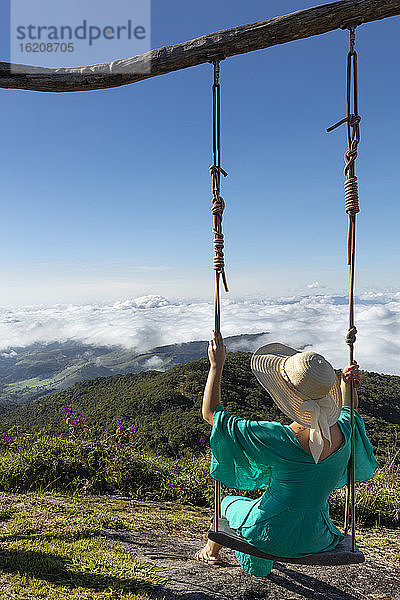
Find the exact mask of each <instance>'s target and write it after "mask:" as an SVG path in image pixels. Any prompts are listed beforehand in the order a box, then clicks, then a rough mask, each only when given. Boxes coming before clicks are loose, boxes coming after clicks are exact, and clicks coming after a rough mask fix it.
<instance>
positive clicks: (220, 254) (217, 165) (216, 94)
mask: <svg viewBox="0 0 400 600" xmlns="http://www.w3.org/2000/svg"><path fill="white" fill-rule="evenodd" d="M212 62H213V64H214V83H213V86H212V97H213V134H212V137H213V164H212V165H211V167H210V175H211V189H212V194H213V197H212V208H211V214H212V216H213V224H214V226H213V230H212V231H213V234H214V242H213V243H214V259H213V268H214V271H215V303H214V330H215V334H217V333H219V332H220V330H221V299H220V278H221V277H222V282H223V284H224V288H225V291H226V292H228V291H229V289H228V283H227V280H226V275H225V257H224V234H223V233H222V215H223V212H224V209H225V202H224V199H223V198H222V196H221V174H222V175H223V176H224V177H226V176H227V172H226V171H224V169H223V168H222V167H221V87H220V84H219V75H220V66H219V63H220V59H219V58H218V59H214V60H213V61H212ZM220 518H221V482H220V481H217V480H215V481H214V531H216V532H217V531H218V521H219V519H220Z"/></svg>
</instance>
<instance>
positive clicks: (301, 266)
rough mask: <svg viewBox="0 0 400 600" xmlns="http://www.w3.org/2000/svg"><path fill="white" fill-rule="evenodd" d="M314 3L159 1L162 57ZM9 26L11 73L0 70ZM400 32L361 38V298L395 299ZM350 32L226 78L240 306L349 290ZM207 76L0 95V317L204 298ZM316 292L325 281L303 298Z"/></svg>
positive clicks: (155, 11) (248, 59)
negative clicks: (169, 47)
mask: <svg viewBox="0 0 400 600" xmlns="http://www.w3.org/2000/svg"><path fill="white" fill-rule="evenodd" d="M315 4H316V3H315V2H306V1H305V0H304V1H301V2H289V1H280V2H278V1H265V0H263V1H261V0H248V1H247V2H234V3H232V2H228V1H227V0H220V2H218V3H215V2H212V1H211V0H203V1H202V2H201V3H200V2H198V3H193V2H191V3H188V2H183V1H182V0H171V1H170V2H162V1H161V0H153V2H152V31H151V34H152V47H153V48H156V47H159V46H162V45H166V44H173V43H176V42H179V41H184V40H187V39H191V38H193V37H196V36H199V35H202V34H204V33H208V32H211V31H216V30H218V29H223V28H227V27H232V26H235V25H239V24H243V23H251V22H254V21H257V20H263V19H265V18H268V17H269V16H275V15H279V14H285V13H289V12H292V11H294V10H299V9H301V8H306V7H309V6H313V5H315ZM6 22H7V20H4V19H3V21H2V33H3V37H2V39H3V42H2V57H3V58H2V60H3V59H4V60H7V58H8V56H7V46H6V44H5V40H6V37H7V36H6V33H7V31H6ZM399 23H400V21H399V18H392V19H387V20H385V21H378V22H375V23H371V24H368V25H364V26H362V27H360V28H359V30H358V35H357V49H358V52H359V70H360V113H361V115H362V117H363V120H362V123H361V133H362V140H361V143H360V148H359V161H358V176H359V181H360V184H359V185H360V205H361V210H362V212H361V213H360V216H359V227H358V232H359V243H358V249H359V253H358V277H357V283H358V289H359V290H360V291H368V290H379V289H394V290H397V289H399V280H398V263H399V258H400V243H399V236H398V223H399V216H400V215H399V212H400V207H399V202H398V196H399V192H398V190H399V185H400V175H399V166H398V165H399V158H400V156H399V155H400V152H399V148H398V131H399V113H398V105H399V85H400V84H399V77H398V57H399V39H400V38H399V35H398V33H399ZM347 47H348V34H347V33H345V32H342V31H334V32H332V33H329V34H325V35H322V36H317V37H313V38H309V39H306V40H300V41H297V42H293V43H289V44H284V45H282V46H275V47H273V48H270V49H266V50H262V51H257V52H253V53H250V54H246V55H242V56H238V57H232V58H230V59H228V60H226V61H224V62H223V64H222V67H221V68H222V99H223V122H222V125H223V132H222V140H223V166H224V168H225V169H226V170H227V171H228V173H229V176H228V177H227V178H226V179H225V180H224V181H223V192H222V195H223V196H224V199H225V201H226V205H227V208H226V212H225V219H224V230H225V236H226V251H225V254H226V263H227V274H228V280H229V283H230V288H231V292H230V295H231V296H232V297H235V296H243V295H268V296H273V295H289V294H294V293H302V292H307V293H309V292H310V289H311V290H316V291H323V292H324V293H325V292H326V293H340V292H343V290H344V289H345V288H346V285H347V266H346V251H345V246H346V235H347V217H346V215H345V213H344V208H343V204H344V200H343V179H344V177H343V154H344V151H345V149H346V146H345V130H344V128H340V129H338V130H336V131H335V132H333V133H331V134H327V133H326V132H325V129H326V127H328V126H329V125H331V124H333V123H335V122H336V121H338V120H339V119H340V118H342V117H343V116H344V100H345V56H346V52H347ZM211 79H212V67H211V65H202V66H199V67H194V68H191V69H186V70H183V71H179V72H176V73H171V74H169V75H165V76H161V77H157V78H153V79H150V80H148V81H144V82H141V83H137V84H134V85H131V86H125V87H122V88H116V89H111V90H103V91H95V92H82V93H69V94H44V93H39V92H30V91H13V90H0V92H1V100H0V102H1V108H2V111H1V113H2V144H1V146H0V173H1V180H2V185H1V194H2V198H3V203H2V219H1V232H0V244H1V247H0V252H1V257H2V260H1V263H2V265H1V268H0V275H1V278H2V286H1V288H2V289H1V293H0V304H3V305H4V304H6V305H10V304H11V305H24V304H36V303H55V302H60V303H62V302H73V303H85V302H102V301H104V302H107V301H117V300H123V299H125V298H129V297H135V296H142V295H146V294H161V295H163V296H167V297H177V296H185V297H197V298H210V297H211V296H212V287H213V274H212V270H211V264H212V235H211V214H210V205H211V204H210V202H211V194H210V180H209V173H208V168H209V165H210V163H211V156H210V154H211V140H210V133H211V96H210V94H211V92H210V84H211ZM314 282H318V284H319V286H317V285H315V287H313V288H309V287H307V286H310V285H311V284H313V283H314Z"/></svg>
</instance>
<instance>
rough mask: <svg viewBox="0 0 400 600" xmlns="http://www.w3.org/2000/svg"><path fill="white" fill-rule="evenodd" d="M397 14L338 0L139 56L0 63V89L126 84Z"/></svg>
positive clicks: (391, 8) (385, 1)
mask: <svg viewBox="0 0 400 600" xmlns="http://www.w3.org/2000/svg"><path fill="white" fill-rule="evenodd" d="M399 14H400V0H340V1H339V2H332V3H330V4H324V5H321V6H316V7H314V8H308V9H306V10H299V11H297V12H294V13H291V14H289V15H284V16H281V17H274V18H271V19H267V20H266V21H260V22H258V23H252V24H250V25H240V26H239V27H234V28H233V29H224V30H222V31H217V32H215V33H209V34H207V35H204V36H202V37H199V38H196V39H194V40H189V41H187V42H182V43H180V44H175V45H174V46H164V47H163V48H157V49H156V50H151V51H150V52H146V53H145V54H141V55H139V56H134V57H132V58H125V59H122V60H116V61H113V62H111V63H102V64H98V65H90V66H85V67H73V68H59V69H46V68H42V67H27V66H26V65H16V64H14V65H12V64H10V63H4V62H3V63H0V87H2V88H14V89H23V90H36V91H40V92H77V91H88V90H96V89H103V88H111V87H116V86H121V85H127V84H130V83H135V82H137V81H142V80H144V79H148V78H149V77H156V76H158V75H164V74H166V73H171V72H172V71H177V70H179V69H186V68H188V67H194V66H196V65H200V64H202V63H206V62H209V61H210V60H212V58H213V57H215V56H224V57H226V58H227V57H229V56H235V55H237V54H245V53H246V52H253V51H254V50H260V49H262V48H268V47H270V46H274V45H277V44H285V43H286V42H291V41H293V40H299V39H302V38H307V37H310V36H313V35H320V34H322V33H326V32H328V31H332V30H334V29H338V28H340V27H341V26H342V25H343V23H344V22H348V21H349V20H351V19H355V18H357V17H359V18H360V19H361V20H362V22H363V23H368V22H371V21H377V20H379V19H385V18H387V17H393V16H396V15H399Z"/></svg>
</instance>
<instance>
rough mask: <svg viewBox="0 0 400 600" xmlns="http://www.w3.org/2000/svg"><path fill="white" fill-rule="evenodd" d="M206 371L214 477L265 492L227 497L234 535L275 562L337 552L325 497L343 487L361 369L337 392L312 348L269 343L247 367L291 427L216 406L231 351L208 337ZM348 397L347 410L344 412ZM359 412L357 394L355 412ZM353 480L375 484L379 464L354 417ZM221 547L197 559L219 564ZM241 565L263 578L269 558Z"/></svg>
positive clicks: (247, 559)
mask: <svg viewBox="0 0 400 600" xmlns="http://www.w3.org/2000/svg"><path fill="white" fill-rule="evenodd" d="M208 355H209V359H210V372H209V375H208V379H207V383H206V387H205V390H204V398H203V418H204V419H205V420H206V421H208V423H210V425H212V432H211V438H210V442H211V448H212V452H213V458H212V463H211V471H210V472H211V475H212V476H213V477H214V479H217V480H219V481H222V483H224V484H225V485H226V486H227V487H230V488H236V489H246V490H258V489H261V488H267V489H266V491H265V492H264V494H263V495H262V496H261V498H258V499H257V500H251V499H250V498H244V497H242V496H228V497H226V498H224V500H223V502H222V507H221V508H222V514H223V515H224V516H225V517H226V518H227V519H228V522H229V525H230V527H231V528H232V529H235V530H236V532H237V534H238V535H240V536H242V537H243V538H245V539H246V540H247V541H248V542H249V543H251V544H252V545H253V546H256V547H257V548H259V549H260V550H263V551H264V552H267V553H268V554H273V555H275V556H287V557H299V556H305V555H307V554H314V553H316V552H324V551H328V550H333V549H334V548H335V546H336V545H337V543H338V542H339V541H340V540H341V539H343V534H342V533H341V532H340V531H339V529H337V527H335V525H333V523H332V521H331V520H330V518H329V508H328V503H327V499H328V497H329V495H330V494H331V492H332V491H333V490H334V489H335V488H340V487H343V486H344V485H345V484H346V481H347V465H348V461H349V457H350V450H351V448H350V446H351V425H350V409H349V407H350V394H351V386H350V382H353V387H354V388H358V387H359V385H360V378H361V374H360V372H359V370H358V365H357V363H355V362H354V364H353V365H350V366H348V367H346V368H345V369H344V371H343V375H342V386H341V389H340V385H339V382H338V381H337V378H336V375H335V371H334V370H333V368H332V366H331V365H330V364H329V363H328V362H327V361H326V360H325V359H324V358H323V357H322V356H321V355H320V354H316V353H315V352H298V351H297V350H294V349H293V348H289V347H288V346H284V345H283V344H267V345H266V346H263V347H261V348H259V349H258V350H257V351H256V352H255V353H254V354H253V356H252V359H251V368H252V371H253V373H254V374H255V376H256V377H257V379H258V381H259V382H260V383H261V385H262V386H263V387H264V388H265V389H266V390H267V391H268V393H269V394H270V396H271V398H272V399H273V400H274V402H275V403H276V404H277V406H278V407H279V408H280V409H281V410H282V412H283V413H284V414H285V415H287V416H289V417H290V418H291V419H293V422H292V423H291V424H290V425H281V424H280V423H276V422H269V421H249V420H246V419H241V418H238V417H235V416H233V415H230V414H229V413H227V412H226V411H225V409H224V407H223V406H222V404H220V384H221V376H222V370H223V366H224V362H225V356H226V348H225V346H224V344H223V340H222V336H221V334H218V335H214V336H213V339H212V340H211V341H210V344H209V349H208ZM342 397H343V408H342ZM357 407H358V399H357V392H355V408H357ZM355 461H356V472H355V479H356V481H366V480H367V479H370V478H371V477H372V475H373V473H374V471H375V469H376V467H377V466H378V465H377V462H376V460H375V457H374V455H373V450H372V446H371V444H370V442H369V440H368V438H367V436H366V433H365V428H364V423H363V421H362V419H361V417H360V415H359V414H358V412H355ZM220 548H221V546H220V545H219V544H217V543H215V542H212V541H211V540H208V542H207V545H206V546H205V547H204V548H203V549H202V550H200V551H199V552H198V553H197V554H196V558H197V559H198V560H201V561H204V562H207V563H208V564H213V563H216V562H218V561H219V550H220ZM236 557H237V559H238V561H239V564H240V565H241V566H242V568H243V569H244V570H245V571H247V572H248V573H250V574H252V575H257V576H266V575H268V574H269V573H270V571H271V568H272V561H269V560H265V559H261V558H257V557H253V556H249V555H248V554H243V553H241V552H236Z"/></svg>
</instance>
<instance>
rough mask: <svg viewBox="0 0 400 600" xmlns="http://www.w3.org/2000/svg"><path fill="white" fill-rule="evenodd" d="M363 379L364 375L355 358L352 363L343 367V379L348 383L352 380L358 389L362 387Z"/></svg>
mask: <svg viewBox="0 0 400 600" xmlns="http://www.w3.org/2000/svg"><path fill="white" fill-rule="evenodd" d="M361 379H362V375H361V373H360V371H359V368H358V363H357V362H356V361H355V360H353V364H352V365H348V366H347V367H345V368H344V369H343V373H342V380H343V381H344V382H345V383H346V384H350V382H352V383H353V387H354V388H355V389H357V388H359V387H360V383H361Z"/></svg>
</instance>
